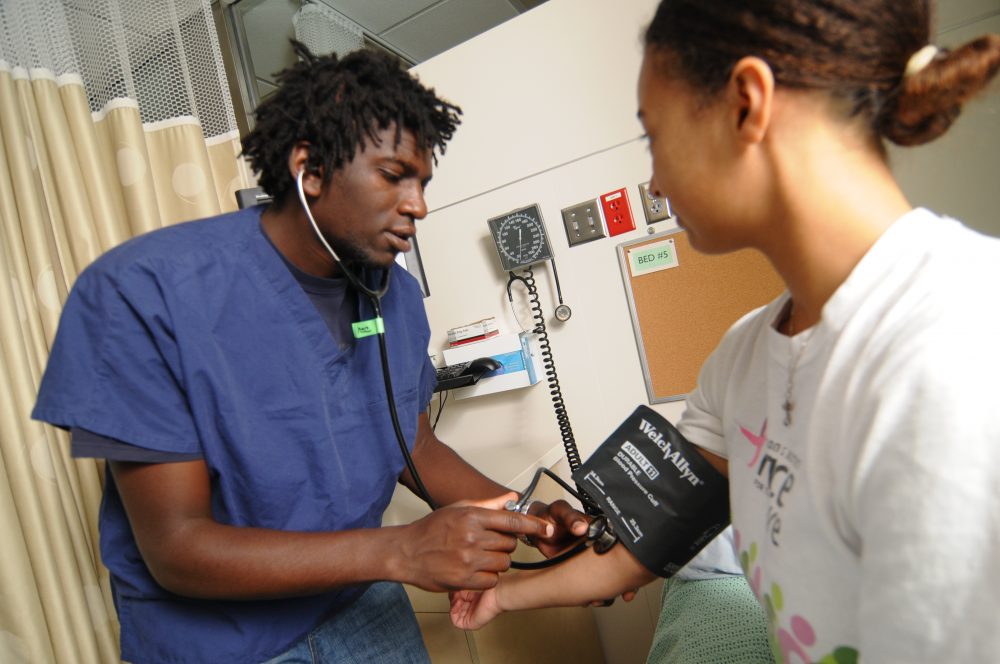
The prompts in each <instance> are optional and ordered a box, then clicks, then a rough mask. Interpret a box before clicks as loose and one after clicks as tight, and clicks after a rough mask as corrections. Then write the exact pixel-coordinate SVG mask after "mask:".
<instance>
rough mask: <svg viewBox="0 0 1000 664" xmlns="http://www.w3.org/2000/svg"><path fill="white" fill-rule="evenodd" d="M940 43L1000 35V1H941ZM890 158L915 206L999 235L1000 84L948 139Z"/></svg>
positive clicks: (955, 43)
mask: <svg viewBox="0 0 1000 664" xmlns="http://www.w3.org/2000/svg"><path fill="white" fill-rule="evenodd" d="M938 19H939V26H940V29H939V31H938V37H937V40H936V43H937V44H939V45H941V46H959V45H961V44H964V43H966V42H967V41H969V40H970V39H973V38H975V37H978V36H980V35H983V34H985V33H988V32H992V33H996V34H1000V0H946V1H945V2H940V1H939V2H938ZM889 154H890V159H891V161H892V164H893V170H894V171H895V173H896V175H897V177H898V178H899V182H900V184H901V185H902V187H903V191H904V192H906V195H907V197H908V198H909V200H910V202H912V203H913V204H914V205H923V206H925V207H928V208H930V209H932V210H934V211H936V212H940V213H942V214H948V215H951V216H953V217H956V218H958V219H961V220H962V221H964V222H965V223H966V224H968V225H969V226H972V227H973V228H976V229H977V230H980V231H982V232H984V233H989V234H990V235H995V236H1000V214H998V213H997V210H1000V187H998V186H997V177H998V176H997V174H998V173H1000V81H998V80H994V82H993V85H992V87H991V89H990V90H989V91H988V93H987V94H986V95H984V96H981V97H979V98H977V99H975V100H974V101H973V102H972V103H970V104H969V105H967V106H966V107H965V108H964V109H963V111H962V115H961V116H960V117H959V119H958V121H957V122H956V123H955V125H954V126H952V128H951V129H950V130H949V131H948V133H947V134H945V135H944V136H942V137H941V138H939V139H938V140H936V141H934V142H933V143H928V144H927V145H923V146H920V147H919V148H892V149H890V153H889Z"/></svg>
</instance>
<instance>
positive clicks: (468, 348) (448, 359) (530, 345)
mask: <svg viewBox="0 0 1000 664" xmlns="http://www.w3.org/2000/svg"><path fill="white" fill-rule="evenodd" d="M443 356H444V363H445V364H446V365H452V364H458V363H460V362H470V361H472V360H475V359H477V358H480V357H492V358H493V359H494V360H496V361H497V362H499V363H500V365H501V366H500V368H499V369H497V370H496V371H491V372H489V373H487V374H484V375H483V377H482V378H481V379H480V380H479V382H478V383H476V384H475V385H469V386H468V387H459V388H457V389H455V390H452V396H454V397H455V398H456V399H465V398H467V397H476V396H480V395H483V394H492V393H494V392H503V391H504V390H513V389H516V388H519V387H528V386H529V385H534V384H535V383H537V382H538V380H539V376H541V375H542V363H541V359H540V355H539V353H538V350H537V341H536V335H534V334H530V333H528V332H522V333H521V334H501V335H497V336H495V337H490V338H488V339H483V340H482V341H476V342H473V343H469V344H463V345H461V346H456V347H454V348H446V349H445V350H444V353H443Z"/></svg>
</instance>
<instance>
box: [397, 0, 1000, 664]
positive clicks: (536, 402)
mask: <svg viewBox="0 0 1000 664" xmlns="http://www.w3.org/2000/svg"><path fill="white" fill-rule="evenodd" d="M947 4H948V7H947V11H944V12H942V16H943V17H944V18H945V19H946V20H947V25H946V28H947V30H946V31H945V32H943V34H942V40H946V41H942V43H953V42H954V41H955V40H964V39H966V38H968V36H969V35H971V34H979V33H981V32H985V31H987V30H990V29H992V30H993V31H998V32H1000V26H997V20H998V18H997V14H998V13H1000V6H998V4H997V2H996V0H961V1H960V2H949V3H947ZM655 5H656V1H655V0H623V1H621V2H614V3H611V2H607V1H606V0H550V1H549V2H547V3H546V4H544V5H542V6H540V7H538V8H537V9H535V10H532V11H531V12H528V13H526V14H524V15H522V16H520V17H518V18H516V19H514V20H511V21H509V22H507V23H505V24H503V25H501V26H498V27H497V28H494V29H493V30H491V31H489V32H487V33H485V34H483V35H480V36H479V37H477V38H475V39H473V40H471V41H469V42H466V43H465V44H462V45H460V46H458V47H456V48H454V49H452V50H450V51H448V52H446V53H444V54H442V55H440V56H438V57H436V58H433V59H431V60H429V61H427V62H425V63H423V64H421V65H419V66H417V67H416V68H415V69H414V72H415V73H416V74H417V75H418V76H419V77H420V78H421V80H422V81H423V82H424V83H426V84H429V85H431V86H434V87H435V88H436V89H437V91H438V93H440V94H441V95H442V96H444V97H446V98H448V99H450V100H452V101H454V102H456V103H458V104H459V105H461V106H462V107H463V109H464V111H465V116H464V122H463V125H462V127H461V128H460V129H459V131H458V133H457V134H456V137H455V139H454V141H453V142H452V144H451V145H450V146H449V148H448V152H447V154H446V155H445V157H444V158H443V159H442V160H441V162H440V164H439V166H438V168H437V170H436V174H435V177H434V182H433V183H432V184H431V186H430V188H429V189H428V204H429V208H430V210H431V213H430V214H429V215H428V217H427V219H425V220H424V221H423V222H421V223H420V225H419V231H420V248H421V252H422V256H423V263H424V268H425V271H426V274H427V281H428V285H429V287H430V292H431V295H430V297H429V298H428V299H427V300H426V305H427V313H428V317H429V320H430V323H431V328H432V333H433V336H432V340H431V351H432V352H439V351H440V350H441V349H443V348H444V347H445V345H446V344H445V342H446V331H447V329H448V328H450V327H454V326H456V325H460V324H463V323H468V322H471V321H474V320H478V319H480V318H483V317H487V316H496V318H497V319H498V321H499V322H500V325H501V329H502V330H503V331H507V332H515V331H517V330H518V329H519V328H520V325H519V323H518V320H517V317H516V316H515V315H514V314H513V313H512V307H511V305H510V304H509V303H508V301H507V295H506V292H505V288H504V287H505V283H506V274H505V273H503V272H502V271H501V269H500V265H499V261H498V259H497V256H496V251H495V249H494V246H493V243H492V240H491V239H490V237H489V232H488V229H487V225H486V220H487V219H488V218H490V217H493V216H496V215H498V214H502V213H504V212H507V211H510V210H512V209H515V208H517V207H521V206H524V205H527V204H530V203H537V204H539V206H540V208H541V211H542V214H543V216H544V218H545V222H546V226H547V229H548V232H549V239H550V242H551V243H552V247H553V252H554V254H555V258H556V263H557V266H558V270H559V277H560V282H561V285H562V291H563V295H564V299H565V301H566V303H567V304H569V305H570V306H571V307H572V309H573V317H572V318H571V319H570V320H569V321H568V322H566V323H564V324H561V323H558V322H556V321H555V320H554V319H553V317H552V312H553V310H554V308H555V305H556V303H557V302H556V297H555V289H554V288H553V282H552V275H551V272H550V268H549V267H547V266H539V267H537V268H536V270H535V271H536V278H537V280H538V282H539V289H540V293H541V300H542V304H543V307H544V309H545V312H546V315H547V319H546V322H547V325H548V326H549V331H550V336H551V340H552V348H553V352H554V359H555V362H556V366H557V369H558V375H559V380H560V384H561V386H562V390H563V394H564V398H565V401H566V407H567V411H568V414H569V417H570V419H571V422H572V425H573V431H574V433H575V435H576V440H577V444H578V446H579V448H580V451H581V453H582V455H583V456H584V458H586V456H588V455H589V453H590V452H591V451H593V449H594V448H595V447H596V446H597V445H598V444H600V442H601V441H602V440H603V439H604V437H605V436H607V435H608V434H609V433H610V432H611V431H612V430H613V429H614V428H615V427H616V426H617V424H618V423H619V422H621V420H622V419H624V418H625V416H626V415H627V414H628V413H629V412H631V410H632V409H633V408H634V407H635V405H636V404H639V403H645V402H646V393H645V389H644V384H643V376H642V372H641V367H640V364H639V357H638V353H637V351H636V347H635V342H634V335H633V331H632V327H631V322H630V318H629V312H628V307H627V303H626V298H625V291H624V288H623V285H622V278H621V274H620V272H619V267H618V262H617V255H616V251H615V247H616V245H617V244H618V243H620V242H623V241H628V240H634V239H638V238H642V237H645V233H646V231H647V229H646V227H645V223H644V220H643V218H642V212H641V209H640V208H639V198H638V192H637V188H636V187H637V185H638V183H640V182H643V181H645V180H647V179H648V175H649V157H648V154H647V153H646V150H645V147H644V144H643V143H642V141H641V140H640V139H639V134H640V133H641V127H640V125H639V123H638V121H637V120H636V118H635V108H636V102H635V77H636V74H637V72H638V69H639V63H640V59H641V46H640V33H641V29H642V27H643V26H644V25H645V23H646V22H647V21H648V20H649V18H650V17H651V16H652V13H653V10H654V9H655ZM943 25H944V23H943ZM998 96H1000V95H998V94H997V93H993V94H992V96H990V97H989V98H987V99H985V100H983V101H981V102H979V103H978V104H976V105H974V106H973V107H971V108H970V109H969V110H968V111H967V112H966V114H965V115H964V116H963V117H962V118H961V119H960V120H959V122H958V124H957V126H956V127H955V128H954V132H953V134H952V135H949V136H947V137H945V139H943V140H942V141H941V142H940V143H936V144H932V145H931V146H928V147H926V148H919V149H915V150H908V151H906V152H899V151H893V153H892V158H893V161H894V164H896V167H897V169H898V171H899V173H900V177H901V181H902V183H903V186H904V188H905V189H906V191H907V193H908V195H909V196H910V197H911V200H912V201H913V202H915V203H916V204H926V205H930V206H931V207H934V208H935V209H938V210H941V211H949V212H952V213H953V214H955V215H956V216H960V217H962V218H964V219H966V220H967V221H968V222H969V223H970V224H972V225H975V226H977V227H980V228H985V229H987V230H990V229H992V231H991V232H994V234H997V235H1000V228H998V227H997V225H996V224H997V223H998V222H997V218H996V214H995V210H996V209H998V203H1000V198H998V197H1000V188H998V187H996V173H997V172H1000V168H998V167H1000V144H998V141H1000V131H998V114H997V107H998V103H1000V102H998ZM958 155H961V157H959V156H958ZM956 161H961V162H962V168H961V170H960V171H959V170H958V169H955V168H953V164H954V163H955V162H956ZM966 165H968V166H969V167H968V168H967V167H966ZM970 171H972V173H970ZM623 186H624V187H627V188H628V192H629V198H630V202H631V206H632V211H633V216H634V217H635V218H636V225H637V230H635V231H633V232H631V233H628V234H625V235H621V236H618V237H617V238H611V239H601V240H597V241H595V242H592V243H589V244H584V245H580V246H577V247H573V248H570V247H568V245H567V242H566V237H565V234H564V232H563V229H562V222H561V218H560V210H561V209H562V208H564V207H567V206H569V205H572V204H575V203H577V202H580V201H582V200H584V199H588V198H594V197H597V196H598V195H600V194H602V193H605V192H609V191H612V190H614V189H617V188H619V187H623ZM665 228H666V227H665V226H662V225H659V227H658V228H657V229H656V230H664V229H665ZM514 293H515V303H516V304H515V307H514V308H515V309H516V310H517V311H518V315H519V316H520V319H521V320H522V321H524V324H525V326H530V324H531V323H530V320H529V316H528V315H527V312H526V309H525V308H524V306H523V302H524V298H523V294H522V292H521V291H520V290H518V289H516V288H515V291H514ZM666 304H667V306H669V302H667V303H666ZM656 408H657V409H658V410H660V412H661V413H663V414H664V415H665V416H666V417H668V418H670V419H673V420H676V418H677V417H678V416H679V414H680V411H681V409H682V408H683V403H682V402H681V403H672V404H662V405H658V406H656ZM438 434H439V435H440V437H441V438H442V439H443V440H445V441H447V442H449V443H450V444H452V445H453V446H454V447H455V448H456V449H457V450H459V451H460V453H461V454H462V455H463V456H464V457H465V458H466V459H468V460H469V461H470V462H472V463H473V464H474V465H476V466H477V467H478V468H480V469H481V470H483V471H484V472H485V473H487V474H489V475H490V476H492V477H493V478H494V479H496V480H498V481H500V482H503V483H506V484H507V485H508V486H511V487H513V488H522V487H524V486H525V485H526V484H527V481H528V479H529V477H530V473H531V470H532V469H533V468H534V467H535V466H537V465H546V466H548V465H552V464H553V463H556V462H557V461H558V459H559V458H560V457H561V454H562V450H561V444H560V440H559V433H558V430H557V428H556V424H555V419H554V416H553V413H552V408H551V404H550V398H549V393H548V390H547V388H546V386H545V385H544V384H540V385H536V386H534V387H530V388H524V389H520V390H514V391H510V392H506V393H501V394H495V395H489V396H484V397H477V398H474V399H468V400H463V401H454V400H452V401H449V402H448V403H447V405H446V407H445V410H444V414H443V416H442V418H441V421H440V425H439V427H438ZM561 467H562V468H563V471H565V465H564V464H562V465H561ZM422 513H424V508H423V507H422V506H421V505H420V504H419V503H418V502H417V501H416V500H415V499H413V498H412V497H410V496H409V495H408V494H405V493H400V494H398V495H397V497H396V499H395V500H394V502H393V506H392V508H391V509H390V512H389V514H387V517H386V522H387V523H401V522H406V521H409V520H412V519H413V518H416V517H418V516H420V515H421V514H422ZM658 606H659V605H658V598H657V596H656V590H655V589H653V590H647V591H646V592H645V594H643V595H641V596H640V600H638V601H637V602H634V603H633V604H632V605H627V606H626V605H623V604H622V603H621V602H618V603H617V605H616V606H615V607H612V608H611V609H601V610H597V611H595V616H596V619H597V625H598V629H599V631H600V633H601V638H602V642H603V647H604V653H605V659H606V661H608V662H612V663H615V662H622V663H627V662H641V661H644V658H645V652H646V648H647V647H648V643H649V638H650V633H651V630H652V626H653V624H654V621H655V617H656V615H657V613H658Z"/></svg>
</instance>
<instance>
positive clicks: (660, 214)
mask: <svg viewBox="0 0 1000 664" xmlns="http://www.w3.org/2000/svg"><path fill="white" fill-rule="evenodd" d="M639 200H641V201H642V212H643V214H645V215H646V225H649V224H653V223H656V222H657V221H663V220H664V219H669V218H670V217H672V216H674V213H673V211H671V209H670V201H668V200H667V199H666V198H658V197H656V196H653V194H652V193H651V192H650V191H649V183H648V182H643V183H642V184H640V185H639Z"/></svg>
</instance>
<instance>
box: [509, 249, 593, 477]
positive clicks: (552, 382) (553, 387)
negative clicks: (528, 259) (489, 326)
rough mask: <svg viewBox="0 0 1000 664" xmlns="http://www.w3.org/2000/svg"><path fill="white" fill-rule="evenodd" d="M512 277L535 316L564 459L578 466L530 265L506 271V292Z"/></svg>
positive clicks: (574, 444)
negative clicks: (521, 286)
mask: <svg viewBox="0 0 1000 664" xmlns="http://www.w3.org/2000/svg"><path fill="white" fill-rule="evenodd" d="M513 281H522V282H523V283H524V285H525V287H526V288H527V290H528V298H529V300H530V304H529V306H530V307H531V312H532V315H533V316H534V318H535V327H534V329H533V330H532V332H534V334H536V335H537V337H538V347H539V352H540V354H541V356H542V365H543V367H544V370H545V378H546V380H547V381H548V384H549V394H550V395H551V397H552V407H553V410H554V411H555V414H556V423H557V424H558V425H559V435H560V437H561V438H562V441H563V448H564V450H565V452H566V460H567V461H568V462H569V467H570V470H571V471H575V470H576V469H577V468H579V467H580V452H579V450H577V447H576V438H575V437H574V436H573V426H572V425H571V424H570V421H569V414H568V413H567V412H566V403H565V401H564V400H563V396H562V388H561V387H560V386H559V374H558V372H557V371H556V364H555V360H554V359H553V357H552V345H551V343H550V342H549V333H548V329H547V328H546V326H545V316H544V315H543V314H542V304H541V302H540V300H539V297H538V288H537V287H536V286H535V277H534V273H533V272H532V269H531V268H530V267H527V268H525V269H524V272H523V276H520V277H518V276H516V275H515V274H514V273H513V272H511V273H510V282H508V290H507V294H508V296H510V284H511V283H513Z"/></svg>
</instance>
